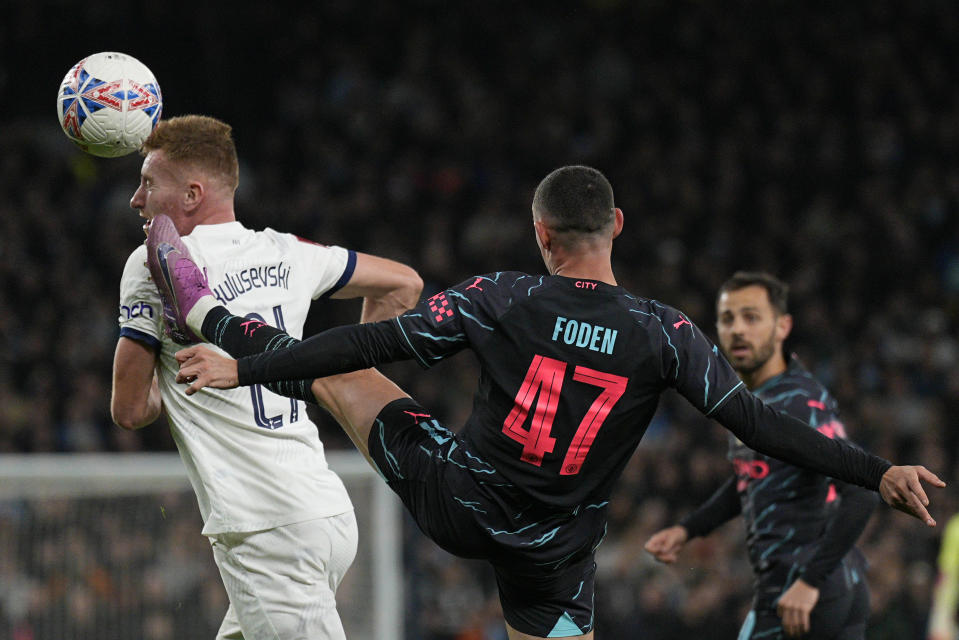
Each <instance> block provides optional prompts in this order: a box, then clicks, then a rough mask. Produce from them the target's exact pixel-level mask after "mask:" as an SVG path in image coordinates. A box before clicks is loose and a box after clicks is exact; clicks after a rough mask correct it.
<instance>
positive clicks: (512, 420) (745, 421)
mask: <svg viewBox="0 0 959 640" xmlns="http://www.w3.org/2000/svg"><path fill="white" fill-rule="evenodd" d="M533 226H534V230H535V234H536V240H537V243H538V245H539V247H540V250H541V253H542V255H543V259H544V261H545V263H546V265H547V268H548V271H549V273H550V275H548V276H540V275H536V276H533V275H529V274H524V273H517V272H498V273H493V274H489V275H485V276H478V277H476V278H471V279H469V280H467V281H465V282H463V283H462V284H460V285H458V286H456V287H452V288H450V289H447V290H446V291H444V292H441V293H439V294H437V295H435V296H433V297H432V298H430V299H429V300H426V301H424V302H423V303H421V304H420V305H419V306H418V307H417V308H415V309H413V310H411V311H408V312H407V313H405V314H403V315H402V316H401V317H399V318H398V319H396V320H395V321H391V322H384V323H371V324H364V325H354V326H347V327H340V328H337V329H333V330H330V331H327V332H324V333H322V334H318V335H316V336H313V337H312V338H310V339H309V340H306V341H303V342H301V343H296V341H295V340H293V339H292V338H290V337H289V336H287V335H285V334H283V333H282V332H280V331H278V330H276V329H273V328H272V327H268V326H265V325H256V324H250V323H249V322H247V321H245V320H244V319H243V318H237V317H235V316H231V315H230V314H229V312H228V311H227V310H226V309H225V308H223V307H219V306H217V302H216V300H215V299H213V298H212V297H211V296H209V295H208V292H209V290H208V288H206V285H205V282H204V281H203V278H202V274H201V273H200V272H199V271H198V270H197V269H196V267H195V265H193V263H192V261H191V260H189V257H188V254H187V253H186V252H185V248H183V247H180V246H178V245H177V242H178V238H177V237H176V236H175V233H174V234H172V236H171V235H169V234H167V235H164V234H162V233H160V231H161V229H151V232H150V234H151V237H150V238H149V240H148V247H149V248H150V251H149V260H150V263H151V267H152V268H153V271H154V273H155V274H156V275H155V277H154V278H155V280H156V281H157V284H158V286H159V287H160V288H161V291H165V292H166V293H165V295H166V296H167V297H168V298H171V299H172V300H171V301H172V303H173V304H174V306H175V307H176V310H177V322H178V323H181V324H182V325H183V327H190V328H192V329H193V330H194V331H196V332H198V333H199V334H201V335H202V336H203V337H204V338H205V339H207V340H210V341H212V342H214V343H215V344H217V345H218V346H221V347H222V348H224V349H225V350H226V351H227V352H229V353H231V354H233V355H235V356H238V357H239V356H244V355H248V354H256V355H251V356H249V357H245V358H242V359H241V360H240V361H238V362H237V361H233V360H230V359H227V358H224V357H222V356H220V355H218V354H216V353H214V352H212V351H211V350H209V349H208V348H205V347H202V346H197V347H191V348H189V349H186V350H184V351H182V352H180V353H179V354H178V360H180V362H181V370H180V377H179V379H180V380H181V381H183V382H191V384H190V386H189V387H188V388H187V393H196V392H198V391H199V390H201V389H202V387H204V386H215V387H232V386H236V385H237V384H248V383H251V382H253V381H259V382H263V383H275V382H282V381H287V382H282V384H280V385H279V386H278V389H279V391H281V392H283V393H286V394H290V395H296V396H299V397H303V398H309V397H315V399H316V401H318V402H319V404H321V405H322V406H324V407H326V408H327V409H328V410H329V411H330V412H331V413H332V414H333V415H334V416H335V417H336V418H337V420H338V421H339V422H340V424H342V425H343V426H344V428H345V429H346V430H347V431H348V432H350V433H351V434H352V437H353V439H354V442H356V443H357V446H358V447H359V448H360V449H361V451H363V452H364V453H366V454H367V455H368V456H369V457H370V458H371V459H372V460H373V462H374V464H375V466H376V467H377V468H378V469H379V471H380V472H381V473H382V474H383V476H384V477H385V478H386V480H387V482H389V484H390V486H391V488H393V490H394V491H396V493H397V494H399V496H400V497H401V499H402V500H403V502H404V503H405V505H406V506H407V508H408V509H409V511H410V512H411V513H412V514H413V517H414V518H415V519H416V521H417V523H418V525H419V526H420V528H421V529H422V530H423V531H424V532H425V533H426V534H427V535H429V536H430V537H431V538H432V539H433V540H435V541H436V542H437V543H438V544H440V545H441V546H442V547H443V548H445V549H447V550H448V551H450V552H452V553H454V554H456V555H459V556H463V557H476V558H484V559H487V560H488V561H489V562H490V563H491V564H492V566H493V568H494V570H495V573H496V578H497V583H498V586H499V591H500V600H501V603H502V606H503V612H504V617H505V618H506V622H507V629H508V632H509V635H510V637H511V638H513V639H526V638H545V637H576V638H591V637H592V635H593V634H592V624H593V616H592V612H593V602H592V599H593V598H592V595H593V576H594V572H595V564H594V562H593V552H594V550H595V548H596V546H597V545H598V544H599V543H600V541H601V540H602V537H603V535H604V531H605V523H606V505H607V500H608V498H609V495H610V489H611V487H612V485H613V484H614V482H615V481H616V479H617V478H618V476H619V474H620V472H621V470H622V468H623V466H624V465H625V463H626V461H627V460H628V459H629V457H630V456H631V454H632V452H633V451H634V450H635V448H636V446H637V445H638V444H639V441H640V439H641V438H642V436H643V433H644V431H645V429H646V427H647V425H648V423H649V420H650V418H651V417H652V415H653V413H654V412H655V410H656V406H657V403H658V400H659V396H660V394H661V393H662V392H663V391H664V390H666V389H667V388H670V387H672V388H675V389H677V390H678V391H679V392H680V393H681V394H682V395H684V396H685V397H686V398H687V400H689V401H690V402H691V403H692V404H693V405H694V406H696V407H697V408H698V409H700V410H701V411H702V412H703V413H704V414H706V415H709V416H711V417H714V418H716V419H717V420H718V421H719V422H721V423H722V424H724V425H726V426H727V427H728V428H729V429H730V430H731V431H732V432H733V433H735V434H736V435H737V437H739V438H740V439H741V440H743V442H745V443H747V444H749V445H750V446H751V447H753V448H755V449H757V450H759V451H763V452H765V453H768V454H771V455H777V456H782V457H785V458H787V459H789V460H791V461H793V462H795V463H797V464H800V465H803V466H806V467H809V468H812V469H815V470H816V471H818V472H821V473H829V474H830V475H834V476H839V477H842V478H845V479H847V480H849V481H852V482H856V483H858V484H861V485H863V486H866V487H869V488H871V489H874V490H875V489H878V490H880V491H881V492H882V493H883V496H884V497H885V498H886V500H887V501H888V502H889V503H890V504H893V505H895V506H897V508H900V509H902V510H905V511H907V512H909V513H912V514H913V515H916V516H918V517H920V518H921V519H923V520H924V521H925V522H926V523H927V524H929V525H930V526H932V525H934V524H935V521H934V520H933V519H932V518H931V517H930V516H929V514H928V512H927V511H926V509H925V505H927V504H928V499H927V498H926V495H925V492H924V490H923V487H922V484H921V482H920V480H926V481H927V482H931V483H933V484H935V485H936V486H942V485H943V483H942V482H941V481H940V480H939V479H938V478H936V476H935V475H934V474H932V473H931V472H929V471H928V470H926V469H925V468H923V467H918V466H916V467H912V466H910V467H898V466H895V467H894V466H891V465H890V463H889V462H887V461H885V460H882V459H881V458H877V457H875V456H872V455H869V454H866V453H864V452H862V451H860V450H857V449H855V448H853V447H851V446H848V445H845V444H842V443H840V442H838V441H834V440H830V439H828V438H825V437H824V436H822V435H821V434H818V433H816V432H815V431H814V430H811V429H809V428H808V427H807V426H806V425H805V424H804V423H802V422H800V421H798V420H795V419H793V418H790V417H789V416H786V415H785V414H780V413H776V412H774V411H773V410H772V409H770V408H768V407H766V406H765V405H763V404H762V403H761V402H760V401H759V400H757V399H756V398H755V396H753V395H752V394H750V393H747V392H745V387H744V385H743V384H742V382H741V381H740V380H739V379H738V378H737V377H736V373H735V371H734V370H733V369H732V367H730V365H729V363H728V362H727V361H726V360H725V359H724V358H723V357H722V356H721V355H720V353H719V350H718V349H717V348H716V347H715V346H714V345H713V344H712V343H711V342H710V341H709V340H708V339H707V338H706V337H705V336H704V334H703V333H702V332H701V331H700V330H699V329H698V328H697V327H696V326H694V325H693V324H692V323H691V322H690V321H689V319H688V318H686V317H685V316H684V315H683V314H681V313H680V312H678V311H676V310H675V309H673V308H671V307H668V306H666V305H662V304H660V303H658V302H656V301H654V300H649V299H644V298H640V297H636V296H633V295H631V294H630V293H629V292H627V291H626V290H624V289H622V288H621V287H619V286H617V283H616V280H615V277H614V275H613V273H612V267H611V257H610V256H611V250H612V242H613V239H614V238H615V237H616V236H618V235H619V233H620V231H621V230H622V227H623V213H622V211H621V210H619V209H617V208H615V205H614V204H613V194H612V188H611V187H610V185H609V183H608V181H606V179H605V177H603V175H602V174H601V173H599V172H598V171H596V170H595V169H591V168H589V167H579V166H574V167H563V168H561V169H557V170H556V171H554V172H553V173H551V174H550V175H549V176H547V177H546V178H545V179H544V180H543V181H542V182H541V183H540V185H539V187H538V188H537V190H536V193H535V195H534V199H533ZM154 227H156V223H154ZM294 343H295V344H294ZM467 348H470V349H472V350H473V352H474V353H475V354H476V356H477V357H478V359H479V361H480V365H481V368H482V373H481V378H480V382H479V388H478V390H477V393H476V396H475V400H474V405H473V413H472V415H471V416H470V418H469V419H468V421H467V423H466V425H465V426H464V427H463V429H461V430H460V431H459V433H458V434H454V433H452V432H451V431H449V430H447V429H445V428H444V427H442V426H441V425H440V424H439V423H438V422H437V421H436V420H435V419H433V418H432V417H431V416H430V415H429V412H428V411H427V410H425V409H423V408H422V407H420V406H419V405H418V404H416V403H415V402H414V401H413V400H412V399H411V398H409V396H407V395H406V394H405V393H404V392H403V391H402V390H401V389H399V388H398V387H396V386H395V385H394V384H393V383H392V382H390V381H389V380H387V379H386V378H385V377H384V376H382V375H380V374H379V373H378V372H376V371H372V370H367V371H357V370H358V369H362V368H364V367H370V366H373V365H375V364H378V363H384V362H390V361H395V360H402V359H415V360H417V361H418V362H419V363H420V364H421V365H423V366H426V367H428V366H429V365H430V364H432V363H433V362H435V361H437V360H439V359H442V358H445V357H448V356H450V355H452V354H454V353H456V352H458V351H461V350H463V349H467ZM263 350H270V351H268V352H265V353H258V352H260V351H263ZM351 371H352V372H354V373H349V374H347V375H344V376H335V377H332V378H324V376H330V375H333V374H338V373H343V372H351ZM314 378H320V379H317V380H314ZM289 381H292V382H289ZM311 392H312V393H311Z"/></svg>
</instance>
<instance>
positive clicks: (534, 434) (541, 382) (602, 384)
mask: <svg viewBox="0 0 959 640" xmlns="http://www.w3.org/2000/svg"><path fill="white" fill-rule="evenodd" d="M565 374H566V363H565V362H562V361H560V360H554V359H553V358H547V357H546V356H539V355H537V356H534V357H533V362H532V363H530V365H529V370H527V372H526V377H525V378H524V379H523V383H522V384H521V385H520V387H519V391H517V393H516V397H515V398H514V400H513V409H512V410H511V411H510V412H509V415H508V416H506V420H505V421H504V422H503V433H505V434H506V435H507V436H509V437H510V438H512V439H513V440H515V441H516V442H518V443H520V444H521V445H523V453H522V454H521V455H520V459H521V460H523V461H525V462H528V463H530V464H533V465H536V466H537V467H539V466H541V465H542V464H543V456H544V455H546V454H547V453H552V451H553V447H554V446H555V445H556V438H553V437H551V436H550V431H551V430H552V428H553V421H554V420H555V419H556V408H557V406H558V405H559V394H560V392H561V391H562V389H563V377H564V376H565ZM573 380H574V381H575V382H583V383H586V384H589V385H593V386H595V387H599V388H600V389H601V391H600V393H599V396H598V397H597V398H596V399H595V400H594V401H593V404H591V405H590V407H589V409H588V410H587V411H586V415H585V416H583V419H582V421H581V422H580V423H579V427H578V428H577V429H576V433H575V434H574V435H573V440H572V442H571V443H570V445H569V449H568V450H567V451H566V457H565V458H564V459H563V465H562V467H561V469H560V475H564V476H571V475H576V474H577V473H579V470H580V469H581V468H582V466H583V462H584V461H585V460H586V454H587V453H589V448H590V447H591V446H592V445H593V441H594V440H595V439H596V434H597V432H599V429H600V427H602V426H603V421H604V420H606V417H607V416H608V415H609V412H610V410H612V408H613V405H615V404H616V402H618V401H619V399H620V398H621V397H622V396H623V393H624V392H625V391H626V383H627V382H628V381H629V380H628V378H625V377H623V376H617V375H613V374H610V373H603V372H602V371H596V370H595V369H589V368H588V367H582V366H579V365H577V366H576V368H575V369H573ZM534 400H535V401H536V408H535V409H534V410H533V420H532V422H531V423H530V425H529V429H528V430H527V429H524V428H523V425H525V424H526V418H527V417H528V416H529V410H530V408H531V407H532V406H533V401H534Z"/></svg>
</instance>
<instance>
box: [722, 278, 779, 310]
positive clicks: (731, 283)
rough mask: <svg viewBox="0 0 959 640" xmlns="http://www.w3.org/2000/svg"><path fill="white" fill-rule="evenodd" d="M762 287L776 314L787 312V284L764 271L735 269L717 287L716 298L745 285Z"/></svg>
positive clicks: (743, 287)
mask: <svg viewBox="0 0 959 640" xmlns="http://www.w3.org/2000/svg"><path fill="white" fill-rule="evenodd" d="M752 286H757V287H762V288H763V289H765V290H766V294H767V295H768V296H769V303H770V304H771V305H772V307H773V309H775V310H776V313H777V314H778V315H781V316H782V315H786V314H787V313H789V285H788V284H786V283H785V282H783V281H782V280H780V279H779V278H777V277H776V276H774V275H772V274H770V273H766V272H765V271H737V272H736V273H734V274H733V275H732V277H731V278H729V280H727V281H726V282H724V283H723V285H722V286H721V287H719V293H717V294H716V298H717V300H718V299H719V297H720V296H722V295H723V294H724V293H726V292H728V291H739V290H740V289H745V288H746V287H752Z"/></svg>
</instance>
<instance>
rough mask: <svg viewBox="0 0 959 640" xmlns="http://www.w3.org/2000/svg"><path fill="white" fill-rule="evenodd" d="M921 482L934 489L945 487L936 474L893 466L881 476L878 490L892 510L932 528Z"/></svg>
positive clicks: (923, 468)
mask: <svg viewBox="0 0 959 640" xmlns="http://www.w3.org/2000/svg"><path fill="white" fill-rule="evenodd" d="M923 480H925V481H926V482H928V483H929V484H930V485H932V486H935V487H943V486H945V483H944V482H943V481H942V480H941V479H939V477H938V476H937V475H936V474H934V473H932V472H931V471H929V470H928V469H926V468H925V467H923V466H920V465H916V466H893V467H890V468H889V469H888V470H887V471H886V473H885V474H883V478H882V481H881V482H880V485H879V490H880V494H881V495H882V497H883V499H884V500H885V501H886V502H887V503H888V504H889V505H891V506H892V507H893V508H895V509H898V510H899V511H902V512H903V513H908V514H910V515H912V516H915V517H916V518H919V519H920V520H922V521H923V522H925V523H926V525H928V526H930V527H934V526H936V521H935V519H933V517H932V516H931V515H929V511H928V510H927V509H926V507H928V506H929V496H927V495H926V490H925V488H924V487H923V486H922V481H923Z"/></svg>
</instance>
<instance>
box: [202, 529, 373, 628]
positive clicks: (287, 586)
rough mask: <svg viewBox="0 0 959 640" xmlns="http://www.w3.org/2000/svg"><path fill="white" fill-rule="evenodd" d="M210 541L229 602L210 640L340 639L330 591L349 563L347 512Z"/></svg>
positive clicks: (351, 545) (352, 536)
mask: <svg viewBox="0 0 959 640" xmlns="http://www.w3.org/2000/svg"><path fill="white" fill-rule="evenodd" d="M210 541H211V543H212V544H213V557H214V559H215V560H216V565H217V567H219V569H220V576H222V578H223V586H224V587H226V592H227V595H228V596H229V598H230V608H229V609H228V610H227V613H226V617H225V618H224V619H223V624H221V625H220V630H219V632H217V636H216V637H217V640H345V638H346V634H345V633H344V631H343V624H342V623H341V622H340V616H339V614H338V613H337V611H336V588H337V587H338V586H339V584H340V581H341V580H342V579H343V576H344V575H345V574H346V570H347V569H349V567H350V565H351V564H352V563H353V559H354V558H355V557H356V544H357V531H356V518H355V517H354V515H353V512H352V511H351V512H348V513H343V514H340V515H338V516H333V517H330V518H317V519H316V520H308V521H306V522H298V523H296V524H290V525H286V526H283V527H277V528H275V529H269V530H267V531H257V532H255V533H224V534H219V535H216V536H211V537H210Z"/></svg>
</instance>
